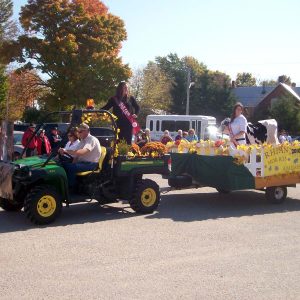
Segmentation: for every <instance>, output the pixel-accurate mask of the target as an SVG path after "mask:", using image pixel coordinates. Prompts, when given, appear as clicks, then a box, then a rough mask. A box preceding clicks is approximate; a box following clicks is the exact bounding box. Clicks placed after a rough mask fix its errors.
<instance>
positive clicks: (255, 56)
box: [14, 0, 300, 86]
mask: <svg viewBox="0 0 300 300" xmlns="http://www.w3.org/2000/svg"><path fill="white" fill-rule="evenodd" d="M26 2H27V1H24V0H19V1H14V6H15V8H14V9H15V17H17V14H18V13H19V11H20V6H21V5H24V4H26ZM103 2H104V3H105V4H106V5H107V6H108V7H109V10H110V12H111V13H113V14H115V15H117V16H119V17H121V18H122V19H123V20H124V22H125V26H126V30H127V34H128V39H127V41H126V42H124V44H123V48H122V50H121V56H122V57H123V61H124V62H126V63H129V65H130V67H131V68H133V69H135V68H138V67H143V66H145V65H146V64H147V62H148V61H149V60H154V59H155V57H156V56H164V55H167V54H169V53H170V52H173V53H174V52H175V53H177V54H178V55H179V56H180V57H182V56H185V55H190V56H193V57H195V58H196V59H198V60H199V61H201V62H203V63H204V64H206V65H207V66H208V68H209V69H211V70H219V71H223V72H225V73H227V74H228V75H230V76H231V78H232V79H235V77H236V74H237V73H238V72H251V73H252V74H253V75H254V76H255V77H256V78H258V79H260V80H264V79H277V77H278V76H279V75H282V74H286V75H288V76H290V77H291V78H292V80H293V81H294V82H296V83H297V85H298V86H300V39H299V29H300V25H299V24H300V23H299V16H300V1H299V0H285V1H280V0H273V1H271V0H251V1H250V0H249V1H248V0H227V1H225V0H185V1H179V0H152V1H146V0H127V1H124V0H123V1H122V0H104V1H103Z"/></svg>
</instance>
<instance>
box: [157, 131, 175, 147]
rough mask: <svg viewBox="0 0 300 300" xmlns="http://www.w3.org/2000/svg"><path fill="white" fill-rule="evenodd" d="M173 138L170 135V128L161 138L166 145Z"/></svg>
mask: <svg viewBox="0 0 300 300" xmlns="http://www.w3.org/2000/svg"><path fill="white" fill-rule="evenodd" d="M172 141H173V139H172V137H171V136H170V133H169V130H165V131H164V134H163V136H162V137H161V139H160V142H161V143H163V144H164V145H166V144H167V143H168V142H172Z"/></svg>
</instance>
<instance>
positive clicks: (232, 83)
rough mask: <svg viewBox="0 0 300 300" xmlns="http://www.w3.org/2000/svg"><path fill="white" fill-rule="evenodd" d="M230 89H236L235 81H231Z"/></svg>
mask: <svg viewBox="0 0 300 300" xmlns="http://www.w3.org/2000/svg"><path fill="white" fill-rule="evenodd" d="M231 87H232V88H233V89H235V88H236V85H235V81H234V80H232V81H231Z"/></svg>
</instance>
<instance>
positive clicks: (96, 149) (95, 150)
mask: <svg viewBox="0 0 300 300" xmlns="http://www.w3.org/2000/svg"><path fill="white" fill-rule="evenodd" d="M78 134H79V138H80V142H79V144H78V146H77V149H76V150H66V149H63V148H60V149H59V150H58V153H59V154H60V155H64V154H66V153H67V154H69V155H71V156H73V157H74V161H73V162H72V163H69V162H68V163H67V162H63V167H64V169H65V170H66V173H67V176H68V182H69V187H70V188H73V187H74V186H75V183H76V173H78V172H85V171H93V170H95V169H96V168H97V167H98V163H99V159H100V155H101V147H100V142H99V140H98V139H97V138H96V137H94V136H92V135H91V134H90V128H89V126H88V125H87V124H85V123H82V124H80V125H79V128H78Z"/></svg>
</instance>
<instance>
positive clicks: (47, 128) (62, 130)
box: [43, 123, 70, 135]
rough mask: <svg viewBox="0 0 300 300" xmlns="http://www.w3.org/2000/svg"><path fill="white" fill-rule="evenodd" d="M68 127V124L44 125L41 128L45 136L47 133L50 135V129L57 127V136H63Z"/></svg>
mask: <svg viewBox="0 0 300 300" xmlns="http://www.w3.org/2000/svg"><path fill="white" fill-rule="evenodd" d="M69 125H70V123H45V125H44V126H43V128H44V129H45V131H46V134H48V133H50V131H51V129H52V128H55V127H57V129H58V132H59V134H60V135H63V134H65V133H66V131H67V129H68V127H69Z"/></svg>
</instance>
